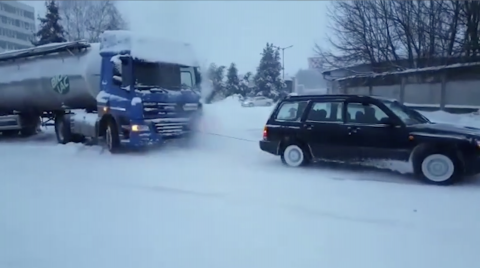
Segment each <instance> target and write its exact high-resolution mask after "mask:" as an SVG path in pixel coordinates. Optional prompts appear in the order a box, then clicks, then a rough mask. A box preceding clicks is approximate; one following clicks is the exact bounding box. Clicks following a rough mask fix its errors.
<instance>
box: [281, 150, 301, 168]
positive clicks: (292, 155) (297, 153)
mask: <svg viewBox="0 0 480 268" xmlns="http://www.w3.org/2000/svg"><path fill="white" fill-rule="evenodd" d="M282 160H283V161H284V163H285V164H287V165H288V166H290V167H299V166H301V165H302V164H303V163H304V161H305V155H304V153H303V150H302V148H300V147H299V146H298V145H289V146H287V148H285V150H284V151H283V155H282Z"/></svg>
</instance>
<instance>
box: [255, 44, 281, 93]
mask: <svg viewBox="0 0 480 268" xmlns="http://www.w3.org/2000/svg"><path fill="white" fill-rule="evenodd" d="M281 72H282V64H281V63H280V52H279V50H278V49H277V48H275V46H274V45H273V44H269V43H267V45H266V47H265V48H264V49H263V53H262V58H261V59H260V64H259V65H258V68H257V74H256V75H255V78H254V81H255V85H256V87H257V95H262V96H265V97H269V98H274V99H277V98H278V96H279V95H280V94H283V91H284V90H285V88H286V86H285V83H284V82H283V80H282V78H281V77H280V74H281Z"/></svg>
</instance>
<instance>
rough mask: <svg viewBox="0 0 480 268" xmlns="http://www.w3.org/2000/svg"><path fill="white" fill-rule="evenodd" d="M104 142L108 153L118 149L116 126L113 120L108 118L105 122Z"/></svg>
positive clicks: (118, 141) (118, 138)
mask: <svg viewBox="0 0 480 268" xmlns="http://www.w3.org/2000/svg"><path fill="white" fill-rule="evenodd" d="M105 143H106V145H107V148H108V151H110V153H117V152H118V151H119V149H120V136H119V134H118V128H117V125H116V123H115V121H114V120H112V119H110V120H108V122H107V128H106V130H105Z"/></svg>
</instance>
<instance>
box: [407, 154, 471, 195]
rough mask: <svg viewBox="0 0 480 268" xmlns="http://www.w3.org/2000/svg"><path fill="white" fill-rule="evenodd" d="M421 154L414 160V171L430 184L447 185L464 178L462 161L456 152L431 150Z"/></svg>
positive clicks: (418, 176)
mask: <svg viewBox="0 0 480 268" xmlns="http://www.w3.org/2000/svg"><path fill="white" fill-rule="evenodd" d="M420 154H421V155H418V156H417V157H415V161H414V162H413V171H414V173H415V176H416V177H417V178H419V179H420V180H422V181H424V182H426V183H428V184H433V185H441V186H447V185H452V184H455V183H457V182H459V181H460V180H461V179H462V178H463V175H464V174H463V172H462V165H461V161H460V160H459V159H458V157H456V156H455V154H453V153H448V152H439V151H430V150H427V151H425V152H422V153H420Z"/></svg>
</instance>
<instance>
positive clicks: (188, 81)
mask: <svg viewBox="0 0 480 268" xmlns="http://www.w3.org/2000/svg"><path fill="white" fill-rule="evenodd" d="M180 80H181V81H182V87H188V88H193V86H194V85H193V77H192V73H190V72H189V71H182V72H181V78H180Z"/></svg>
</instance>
